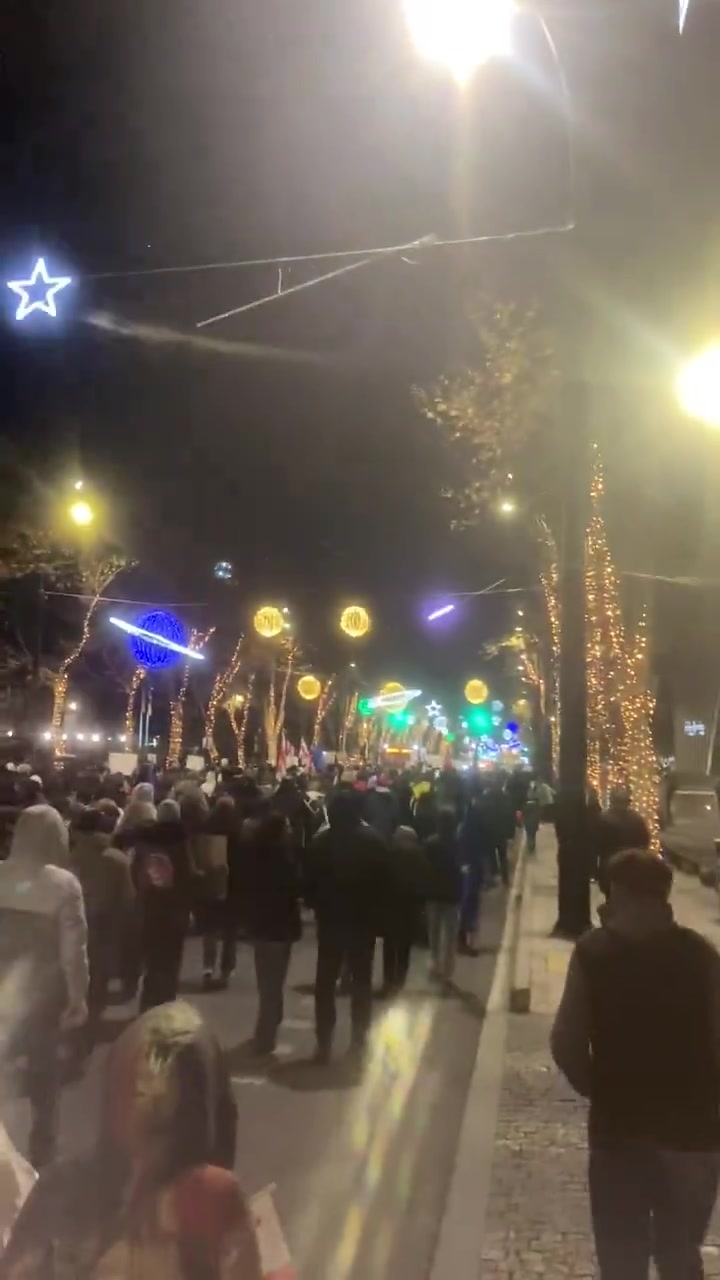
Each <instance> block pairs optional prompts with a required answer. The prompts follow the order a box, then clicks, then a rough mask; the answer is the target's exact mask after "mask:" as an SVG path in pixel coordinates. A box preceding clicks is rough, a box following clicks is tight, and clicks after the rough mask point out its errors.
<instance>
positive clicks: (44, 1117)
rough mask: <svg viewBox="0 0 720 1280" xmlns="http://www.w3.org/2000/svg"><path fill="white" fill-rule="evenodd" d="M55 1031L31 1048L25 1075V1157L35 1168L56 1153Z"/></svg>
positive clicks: (57, 1072)
mask: <svg viewBox="0 0 720 1280" xmlns="http://www.w3.org/2000/svg"><path fill="white" fill-rule="evenodd" d="M59 1043H60V1032H59V1029H58V1031H57V1034H56V1035H55V1036H52V1037H51V1036H48V1038H47V1040H45V1041H44V1042H43V1043H41V1044H38V1045H36V1046H34V1047H33V1049H32V1051H31V1052H30V1055H29V1062H28V1066H27V1069H26V1073H25V1082H26V1089H27V1096H28V1099H29V1101H30V1139H29V1143H28V1158H29V1160H30V1163H31V1165H32V1166H33V1168H35V1169H42V1168H44V1166H45V1165H47V1164H51V1163H52V1161H53V1160H54V1159H55V1156H56V1154H57V1141H58V1127H59V1118H60V1117H59V1112H60V1061H59Z"/></svg>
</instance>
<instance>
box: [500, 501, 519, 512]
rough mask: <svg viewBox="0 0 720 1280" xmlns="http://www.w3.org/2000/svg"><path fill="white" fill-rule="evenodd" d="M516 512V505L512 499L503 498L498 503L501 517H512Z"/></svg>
mask: <svg viewBox="0 0 720 1280" xmlns="http://www.w3.org/2000/svg"><path fill="white" fill-rule="evenodd" d="M516 511H517V503H516V502H515V500H514V498H503V500H502V502H501V503H500V514H501V515H503V516H514V515H515V512H516Z"/></svg>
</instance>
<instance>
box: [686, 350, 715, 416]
mask: <svg viewBox="0 0 720 1280" xmlns="http://www.w3.org/2000/svg"><path fill="white" fill-rule="evenodd" d="M675 390H676V393H677V398H678V401H679V402H680V405H681V407H682V409H683V410H684V411H685V413H687V414H688V416H689V417H691V418H698V419H699V420H700V421H701V422H704V423H706V425H707V426H709V427H720V342H715V343H712V344H711V345H710V346H709V347H706V348H705V350H704V351H701V352H700V353H699V355H697V356H695V357H694V359H692V360H688V362H687V364H684V365H683V366H682V368H681V369H680V372H679V373H678V375H677V379H676V382H675Z"/></svg>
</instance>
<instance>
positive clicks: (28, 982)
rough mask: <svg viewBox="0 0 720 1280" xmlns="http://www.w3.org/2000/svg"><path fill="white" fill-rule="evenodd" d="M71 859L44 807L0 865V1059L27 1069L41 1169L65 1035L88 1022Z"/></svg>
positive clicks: (16, 835) (58, 822) (28, 815)
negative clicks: (70, 868) (67, 1031)
mask: <svg viewBox="0 0 720 1280" xmlns="http://www.w3.org/2000/svg"><path fill="white" fill-rule="evenodd" d="M67 861H68V833H67V830H66V828H65V824H64V822H63V820H62V818H61V817H60V814H59V813H58V812H57V811H56V810H55V809H52V808H51V807H50V806H49V805H45V804H41V805H33V806H31V807H30V808H29V809H25V810H23V812H22V813H21V814H20V816H19V818H18V820H17V823H16V825H15V830H14V832H13V836H12V842H11V846H10V855H9V857H8V858H7V861H5V862H4V863H2V864H0V1057H1V1058H2V1061H3V1063H4V1065H5V1066H7V1067H12V1066H13V1064H17V1063H18V1062H22V1063H24V1064H25V1078H26V1084H27V1092H28V1096H29V1099H30V1109H31V1127H30V1143H29V1154H30V1161H31V1163H32V1164H33V1165H34V1166H35V1168H36V1169H39V1168H41V1167H42V1166H43V1165H45V1164H47V1163H48V1162H49V1161H50V1160H52V1159H53V1158H54V1155H55V1150H56V1145H57V1124H58V1103H59V1099H60V1078H59V1062H58V1051H59V1045H60V1038H61V1033H62V1032H63V1031H66V1030H69V1029H70V1028H75V1027H80V1026H82V1025H83V1024H84V1022H85V1021H86V1019H87V996H88V981H89V979H88V961H87V926H86V922H85V909H84V906H83V896H82V890H81V888H80V885H79V883H78V880H77V879H76V877H75V876H74V875H73V874H72V872H70V871H68V870H66V869H65V867H64V866H63V865H61V864H67Z"/></svg>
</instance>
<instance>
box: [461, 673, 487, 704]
mask: <svg viewBox="0 0 720 1280" xmlns="http://www.w3.org/2000/svg"><path fill="white" fill-rule="evenodd" d="M465 697H466V698H467V700H468V702H469V703H470V704H471V705H472V706H473V707H479V706H480V703H481V702H487V699H488V687H487V685H486V684H485V681H484V680H468V682H467V684H466V685H465Z"/></svg>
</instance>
